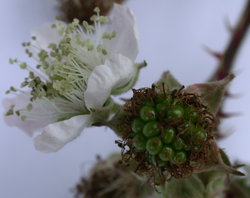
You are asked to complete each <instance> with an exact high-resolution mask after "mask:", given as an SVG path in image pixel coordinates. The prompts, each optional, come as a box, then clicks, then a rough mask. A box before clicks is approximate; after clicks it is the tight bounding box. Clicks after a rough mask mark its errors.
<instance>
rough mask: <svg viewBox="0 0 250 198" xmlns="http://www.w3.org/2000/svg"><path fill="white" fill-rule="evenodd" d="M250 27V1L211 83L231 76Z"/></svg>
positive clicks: (249, 0)
mask: <svg viewBox="0 0 250 198" xmlns="http://www.w3.org/2000/svg"><path fill="white" fill-rule="evenodd" d="M249 26H250V0H247V4H246V6H245V9H244V10H243V12H242V15H241V17H240V19H239V21H238V23H237V26H236V27H235V29H234V31H233V33H232V37H231V40H230V41H229V44H228V46H227V47H226V49H225V52H224V54H222V56H221V58H220V62H219V65H218V68H217V70H216V71H215V72H214V74H213V75H212V77H211V78H210V79H209V81H214V80H221V79H223V78H225V77H226V76H227V75H228V74H230V72H231V70H232V67H233V64H234V60H235V57H236V55H237V53H238V51H239V48H240V46H241V44H242V41H243V40H244V38H245V36H246V33H247V30H248V27H249Z"/></svg>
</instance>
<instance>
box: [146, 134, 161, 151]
mask: <svg viewBox="0 0 250 198" xmlns="http://www.w3.org/2000/svg"><path fill="white" fill-rule="evenodd" d="M146 149H147V151H148V152H149V153H150V154H151V155H156V154H158V153H159V152H160V151H161V149H162V142H161V139H160V138H158V137H153V138H150V139H149V140H148V141H147V144H146Z"/></svg>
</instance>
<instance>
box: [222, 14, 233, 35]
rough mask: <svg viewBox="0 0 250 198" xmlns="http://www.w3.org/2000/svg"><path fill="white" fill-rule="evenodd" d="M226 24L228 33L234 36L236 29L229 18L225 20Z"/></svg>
mask: <svg viewBox="0 0 250 198" xmlns="http://www.w3.org/2000/svg"><path fill="white" fill-rule="evenodd" d="M224 24H225V26H226V29H227V30H228V32H229V33H230V34H233V33H234V30H235V29H234V27H233V26H232V24H231V23H230V20H229V18H228V16H227V17H225V18H224Z"/></svg>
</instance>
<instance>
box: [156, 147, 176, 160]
mask: <svg viewBox="0 0 250 198" xmlns="http://www.w3.org/2000/svg"><path fill="white" fill-rule="evenodd" d="M173 156H174V150H173V149H172V148H171V147H168V146H165V147H163V149H162V151H161V152H160V154H159V157H160V159H161V160H162V161H172V160H173Z"/></svg>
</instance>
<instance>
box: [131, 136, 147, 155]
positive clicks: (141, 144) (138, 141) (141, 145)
mask: <svg viewBox="0 0 250 198" xmlns="http://www.w3.org/2000/svg"><path fill="white" fill-rule="evenodd" d="M146 141H147V140H146V138H145V137H144V136H143V135H142V134H137V135H136V136H135V137H134V138H133V146H134V147H135V148H136V149H137V150H138V151H143V150H144V149H145V147H146Z"/></svg>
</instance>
